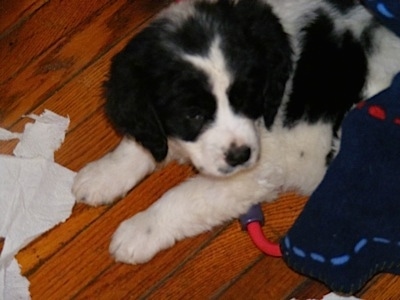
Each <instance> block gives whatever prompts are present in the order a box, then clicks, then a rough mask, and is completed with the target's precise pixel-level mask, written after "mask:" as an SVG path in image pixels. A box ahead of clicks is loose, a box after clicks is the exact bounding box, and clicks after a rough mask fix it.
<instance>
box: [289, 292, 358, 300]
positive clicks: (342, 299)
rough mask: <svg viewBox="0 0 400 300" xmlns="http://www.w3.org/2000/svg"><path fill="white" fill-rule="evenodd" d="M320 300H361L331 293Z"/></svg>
mask: <svg viewBox="0 0 400 300" xmlns="http://www.w3.org/2000/svg"><path fill="white" fill-rule="evenodd" d="M291 300H296V299H291ZM308 300H317V299H308ZM321 300H361V299H359V298H356V297H353V296H341V295H338V294H336V293H333V292H332V293H329V294H327V295H325V296H324V297H323V298H322V299H321Z"/></svg>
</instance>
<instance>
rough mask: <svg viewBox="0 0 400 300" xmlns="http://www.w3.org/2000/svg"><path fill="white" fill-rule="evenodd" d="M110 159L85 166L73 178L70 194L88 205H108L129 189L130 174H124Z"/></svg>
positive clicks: (130, 186) (105, 158)
mask: <svg viewBox="0 0 400 300" xmlns="http://www.w3.org/2000/svg"><path fill="white" fill-rule="evenodd" d="M125 173H126V172H124V169H123V168H118V166H116V165H115V164H114V163H113V161H112V159H111V158H109V157H107V156H105V157H103V158H102V159H100V160H97V161H94V162H91V163H89V164H88V165H86V166H85V167H84V168H83V169H82V170H80V171H79V172H78V174H77V175H76V176H75V178H74V183H73V186H72V193H73V194H74V195H75V197H76V199H77V200H78V201H81V202H84V203H86V204H89V205H93V206H96V205H101V204H109V203H111V202H113V201H114V200H116V199H118V198H120V197H122V196H123V195H124V194H126V193H127V192H128V191H129V190H130V189H131V188H132V185H131V181H132V178H131V177H133V176H132V174H125Z"/></svg>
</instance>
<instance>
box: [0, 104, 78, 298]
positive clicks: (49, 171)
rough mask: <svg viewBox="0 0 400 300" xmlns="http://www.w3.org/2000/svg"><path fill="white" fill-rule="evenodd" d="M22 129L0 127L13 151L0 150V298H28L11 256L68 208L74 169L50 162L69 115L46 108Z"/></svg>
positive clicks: (60, 219)
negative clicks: (0, 243)
mask: <svg viewBox="0 0 400 300" xmlns="http://www.w3.org/2000/svg"><path fill="white" fill-rule="evenodd" d="M28 117H29V118H31V119H33V120H34V121H35V122H34V123H28V124H26V126H25V130H24V132H23V133H13V132H10V131H8V130H5V129H3V128H0V140H11V139H15V138H18V139H19V140H20V141H19V143H18V144H17V146H16V147H15V149H14V155H3V154H0V236H1V237H3V238H4V239H5V240H4V245H3V250H2V252H1V255H0V299H4V300H8V299H10V300H11V299H12V300H13V299H30V293H29V281H28V280H27V279H26V278H25V277H23V276H22V275H21V271H20V267H19V265H18V262H17V260H16V259H15V258H14V256H15V255H16V254H17V253H18V251H19V250H20V249H22V248H23V247H25V246H26V245H27V244H29V243H30V242H31V241H32V240H34V239H35V238H36V237H38V236H39V235H41V234H42V233H44V232H46V231H48V230H49V229H51V228H52V227H54V226H55V225H57V224H58V223H60V222H64V221H65V220H66V219H67V218H68V217H69V216H70V215H71V212H72V207H73V205H74V203H75V199H74V197H73V195H72V193H71V186H72V181H73V178H74V176H75V173H74V172H72V171H71V170H69V169H67V168H64V167H63V166H61V165H59V164H57V163H55V162H54V151H56V150H57V149H58V148H59V147H60V146H61V144H62V142H63V141H64V137H65V132H66V130H67V128H68V125H69V119H68V118H64V117H61V116H59V115H57V114H55V113H53V112H51V111H49V110H45V111H44V113H43V114H42V115H40V116H37V115H33V114H31V115H29V116H28Z"/></svg>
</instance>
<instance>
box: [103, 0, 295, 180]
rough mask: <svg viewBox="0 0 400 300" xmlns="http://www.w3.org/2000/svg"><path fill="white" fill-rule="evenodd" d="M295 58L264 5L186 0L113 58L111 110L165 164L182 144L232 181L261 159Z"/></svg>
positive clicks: (207, 169)
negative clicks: (260, 124)
mask: <svg viewBox="0 0 400 300" xmlns="http://www.w3.org/2000/svg"><path fill="white" fill-rule="evenodd" d="M290 55H291V52H290V47H289V43H288V41H287V37H286V35H285V33H284V32H283V29H282V27H281V26H280V24H279V21H278V19H277V18H276V17H275V16H274V14H273V13H272V11H271V9H270V7H268V6H266V5H265V4H264V3H261V2H259V1H257V0H241V1H229V0H217V1H204V0H202V1H190V0H185V1H182V2H180V3H178V4H174V5H172V6H171V7H170V8H168V9H166V10H165V11H163V12H162V13H161V14H160V15H159V17H158V18H157V19H156V20H154V21H153V22H152V24H150V26H149V27H147V28H146V29H144V30H143V31H142V32H141V33H139V34H138V35H137V36H136V37H135V38H134V39H133V40H132V41H131V42H130V43H129V44H128V45H127V46H126V48H125V49H124V50H123V51H122V52H121V53H119V54H118V55H117V56H116V57H115V58H114V60H113V63H112V67H111V73H110V79H109V81H108V83H107V103H106V109H107V112H108V115H109V117H110V119H111V120H112V121H113V122H114V124H115V125H116V126H117V128H119V129H120V130H121V131H122V132H123V133H124V134H127V135H130V136H132V137H134V138H135V139H136V140H137V141H138V142H139V143H141V144H142V145H143V146H144V147H145V148H147V149H148V150H149V151H150V152H151V153H152V155H153V156H154V158H155V159H156V160H157V161H162V160H163V159H165V157H166V155H167V153H168V141H173V142H174V144H175V145H178V147H180V150H182V151H183V153H185V155H186V156H187V157H188V158H189V159H190V160H191V161H192V163H193V164H194V165H195V166H196V167H197V168H198V169H199V171H201V172H203V173H206V174H210V175H214V176H225V175H228V174H233V173H235V172H237V171H238V170H240V169H243V168H249V167H251V166H253V165H254V163H255V162H256V161H257V159H258V155H259V137H258V132H257V126H256V121H257V120H258V119H259V118H260V117H264V123H265V125H266V126H267V127H269V126H270V125H271V124H272V123H273V120H274V118H275V115H276V112H277V109H278V107H279V104H280V103H281V98H282V95H283V92H284V88H285V84H286V81H287V79H288V77H289V73H290V70H291V61H290Z"/></svg>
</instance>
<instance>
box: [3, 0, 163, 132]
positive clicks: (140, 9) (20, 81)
mask: <svg viewBox="0 0 400 300" xmlns="http://www.w3.org/2000/svg"><path fill="white" fill-rule="evenodd" d="M143 2H146V1H145V0H140V1H135V2H133V3H132V4H130V3H125V2H121V1H118V2H115V3H112V4H110V5H109V6H107V7H105V8H104V9H103V10H102V11H101V12H99V13H98V15H96V17H94V18H93V20H91V22H89V23H87V24H86V23H85V24H84V26H81V27H80V30H75V31H74V32H72V33H70V35H69V36H63V37H62V38H60V39H59V40H58V41H56V42H54V40H55V38H53V41H52V42H54V44H52V45H51V46H49V47H50V48H49V49H47V51H45V52H44V53H42V54H41V55H40V56H39V57H37V58H36V59H35V60H34V61H33V62H31V63H30V64H29V65H28V66H27V67H26V68H25V69H24V70H23V71H21V72H20V73H18V74H17V75H15V76H13V78H12V80H8V81H6V82H5V83H3V84H2V85H1V86H0V96H1V98H2V101H1V102H0V126H2V127H9V126H10V125H11V124H13V123H14V122H16V120H17V119H18V118H19V117H20V116H21V115H22V114H23V113H24V112H26V110H28V111H30V110H32V109H33V108H35V107H36V106H37V105H38V104H40V103H41V102H43V101H45V99H46V98H48V97H49V96H51V95H52V94H53V93H54V92H55V91H57V90H58V89H60V87H62V86H63V84H65V82H68V81H69V80H71V78H72V77H73V76H75V75H76V74H77V73H78V72H79V71H80V70H81V69H82V68H85V67H86V66H87V65H89V64H91V63H92V62H94V61H96V60H97V59H98V58H99V56H102V55H103V54H104V53H105V52H107V51H109V49H110V48H111V47H113V46H114V45H115V44H116V43H117V42H119V41H121V40H122V39H123V38H124V37H126V36H127V35H128V34H131V35H132V34H134V33H135V30H134V29H135V28H138V27H139V26H140V25H142V24H143V22H145V21H146V20H148V19H149V18H150V17H151V16H152V15H154V14H155V13H156V12H157V11H159V10H160V9H161V8H162V7H163V6H165V3H164V2H157V3H158V5H154V6H152V9H150V8H149V6H146V5H144V3H143ZM146 3H147V2H146ZM127 16H135V17H132V18H130V17H127ZM40 17H43V16H40ZM65 26H68V27H69V26H72V25H71V24H66V25H65ZM21 34H23V33H21ZM60 34H61V33H60ZM93 37H95V38H93ZM39 38H40V36H39V37H37V39H39ZM2 42H3V41H0V49H1V48H2V44H1V43H2ZM5 42H6V41H4V42H3V43H5ZM48 43H51V42H50V41H49V42H48ZM125 44H126V41H125V42H124V43H123V45H125ZM121 45H122V44H121ZM116 50H120V48H117V49H116ZM16 51H17V50H16ZM19 51H26V50H25V49H20V50H19ZM0 52H1V50H0ZM115 52H116V51H114V53H115ZM28 53H29V52H28ZM15 55H18V51H17V52H16V54H15ZM26 56H27V57H32V56H33V54H32V53H29V55H25V56H24V57H26ZM109 60H110V57H108V58H107V62H108V61H109ZM18 63H19V64H21V63H22V62H18ZM107 67H108V65H107ZM2 72H4V74H3V76H0V81H1V79H2V78H3V79H5V78H6V77H7V70H2ZM106 74H107V72H106V70H102V73H101V74H98V73H95V72H93V70H92V73H91V75H92V76H91V78H95V80H97V81H98V83H99V84H101V83H102V82H103V81H104V80H105V78H106V77H105V76H106ZM96 75H99V76H96ZM80 84H81V86H82V87H85V84H89V83H88V82H86V81H85V82H81V83H80ZM100 91H101V89H100V88H98V90H97V93H96V94H95V95H99V93H100ZM81 101H82V102H84V101H85V99H84V98H83V99H81ZM69 108H70V109H71V110H72V109H74V108H75V107H74V106H72V105H71V106H70V107H69ZM64 109H66V107H64Z"/></svg>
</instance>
